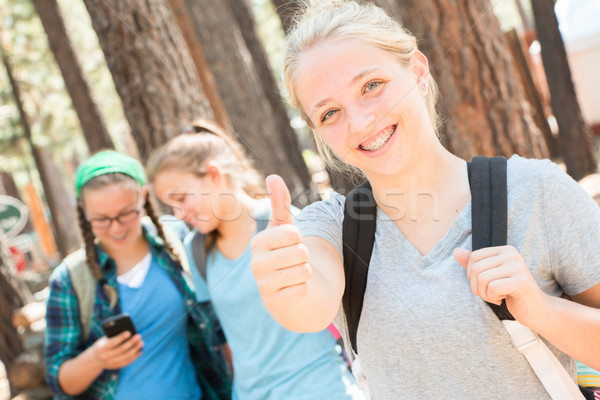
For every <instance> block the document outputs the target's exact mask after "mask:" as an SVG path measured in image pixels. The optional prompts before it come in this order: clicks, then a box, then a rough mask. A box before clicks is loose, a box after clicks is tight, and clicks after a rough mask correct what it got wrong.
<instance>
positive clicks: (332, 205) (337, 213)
mask: <svg viewBox="0 0 600 400" xmlns="http://www.w3.org/2000/svg"><path fill="white" fill-rule="evenodd" d="M345 203H346V197H345V196H342V195H341V194H339V193H337V192H332V193H331V195H330V196H329V198H327V199H326V200H321V201H317V202H314V203H312V204H310V205H308V206H306V207H305V208H304V209H302V211H300V213H299V214H298V216H297V220H298V222H306V221H308V222H326V221H327V220H329V221H331V220H342V219H343V218H344V205H345ZM323 217H325V218H326V220H325V221H323V220H322V218H323Z"/></svg>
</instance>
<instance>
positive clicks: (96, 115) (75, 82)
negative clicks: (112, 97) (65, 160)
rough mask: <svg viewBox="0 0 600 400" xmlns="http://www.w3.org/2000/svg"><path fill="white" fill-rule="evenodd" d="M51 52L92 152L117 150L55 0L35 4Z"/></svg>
mask: <svg viewBox="0 0 600 400" xmlns="http://www.w3.org/2000/svg"><path fill="white" fill-rule="evenodd" d="M33 4H34V6H35V9H36V11H37V13H38V15H39V17H40V19H41V20H42V25H43V26H44V30H45V31H46V35H47V37H48V43H49V44H50V49H51V50H52V53H54V59H55V60H56V63H57V64H58V67H59V68H60V72H61V74H62V76H63V79H64V81H65V86H66V88H67V91H68V92H69V95H70V96H71V100H72V102H73V108H74V109H75V112H76V113H77V117H78V118H79V122H80V124H81V129H82V130H83V134H84V137H85V140H86V142H87V144H88V148H89V150H90V152H92V153H93V152H97V151H99V150H101V149H114V147H115V146H114V144H113V142H112V139H111V138H110V135H109V134H108V130H107V129H106V124H105V123H104V119H103V118H102V115H101V114H100V110H99V109H98V106H97V105H96V102H95V101H94V99H93V96H92V91H91V89H90V86H89V84H88V82H87V80H86V78H85V76H84V74H83V70H82V68H81V65H80V63H79V59H78V58H77V54H76V53H75V51H74V49H73V45H72V44H71V40H70V38H69V35H68V34H67V30H66V28H65V24H64V21H63V18H62V15H61V13H60V9H59V7H58V3H57V2H56V0H34V1H33Z"/></svg>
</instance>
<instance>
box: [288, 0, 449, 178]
mask: <svg viewBox="0 0 600 400" xmlns="http://www.w3.org/2000/svg"><path fill="white" fill-rule="evenodd" d="M304 5H305V7H304V11H303V12H301V13H300V14H299V15H298V16H296V18H295V24H294V28H293V29H292V30H291V32H290V33H289V35H288V37H287V49H286V52H285V58H284V69H283V73H284V82H285V86H286V88H287V90H288V93H289V99H290V103H291V105H292V106H294V107H296V108H298V110H300V114H301V116H302V119H304V121H305V122H306V123H307V124H308V125H309V126H310V127H311V128H313V134H314V137H315V141H316V143H317V148H318V149H319V152H320V153H321V155H322V156H323V157H324V158H325V161H326V162H327V163H328V164H329V165H330V166H331V167H333V168H335V169H338V170H348V167H349V166H348V164H346V163H345V162H344V161H342V160H341V159H340V158H339V157H337V156H336V155H335V154H334V153H333V152H332V151H331V149H330V148H329V147H328V146H327V145H326V144H325V142H324V141H323V139H322V138H321V137H320V135H318V134H316V133H315V132H314V126H313V125H312V122H311V121H310V118H309V117H308V116H307V115H306V113H305V112H304V110H302V106H301V104H300V103H299V101H298V97H297V96H296V91H295V87H294V79H295V77H296V76H295V74H296V70H297V67H298V64H299V62H300V60H301V59H302V54H303V53H304V52H305V51H306V50H308V49H310V48H312V47H314V46H315V45H317V44H319V43H322V42H324V41H326V40H331V39H360V40H362V41H364V42H366V43H370V44H372V45H374V46H376V47H378V48H379V49H382V50H384V51H387V52H389V53H391V54H392V55H394V57H396V58H397V59H398V61H399V62H400V63H401V64H402V65H410V61H411V58H412V56H413V54H414V52H415V51H416V50H417V40H416V39H415V37H414V36H413V35H412V34H411V33H410V32H408V31H407V30H406V29H404V27H403V26H402V25H401V24H400V23H399V22H397V21H395V20H394V19H392V18H391V17H390V16H388V15H387V14H386V13H385V11H383V10H382V9H381V8H379V7H377V6H375V5H374V4H371V3H359V2H356V1H346V0H304ZM437 98H438V89H437V85H436V83H435V81H434V79H433V78H432V77H430V78H429V86H428V89H427V94H426V103H427V108H428V111H429V116H430V118H431V121H432V124H433V127H434V129H436V130H437V128H438V126H439V121H440V119H439V116H438V114H437V112H436V109H435V105H436V102H437ZM350 169H353V167H352V168H350ZM354 170H355V169H354ZM355 172H356V171H355Z"/></svg>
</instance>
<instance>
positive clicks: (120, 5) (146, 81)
mask: <svg viewBox="0 0 600 400" xmlns="http://www.w3.org/2000/svg"><path fill="white" fill-rule="evenodd" d="M84 3H85V5H86V7H87V10H88V12H89V14H90V17H91V19H92V26H93V27H94V30H95V31H96V34H97V35H98V39H99V41H100V46H101V47H102V51H103V52H104V56H105V58H106V62H107V64H108V68H109V70H110V72H111V74H112V77H113V80H114V82H115V86H116V89H117V93H118V94H119V97H120V98H121V101H122V102H123V107H124V110H125V116H126V118H127V120H128V122H129V125H130V126H131V133H132V136H133V137H134V140H135V142H136V144H137V146H138V150H139V154H140V157H141V159H142V161H145V160H146V159H147V158H148V156H149V154H150V152H151V151H152V150H153V149H154V148H155V147H157V146H159V145H161V144H163V143H165V142H166V141H167V140H168V139H170V138H171V137H174V136H176V135H178V134H180V133H181V132H182V131H183V129H184V128H185V127H186V126H188V125H189V124H190V123H191V122H192V121H193V120H194V119H196V118H199V117H203V118H206V119H209V120H214V119H215V116H214V113H213V112H212V110H211V108H210V105H209V102H208V101H207V99H206V96H205V94H204V91H203V90H202V87H201V85H200V82H199V81H198V77H197V75H196V71H195V69H194V65H193V63H192V59H191V56H190V53H189V50H188V48H187V47H186V44H185V41H184V39H183V37H182V35H181V32H180V30H179V28H178V26H177V21H176V20H175V17H174V16H173V13H172V12H171V10H170V9H169V7H168V4H167V2H166V0H131V1H121V0H102V1H96V0H84Z"/></svg>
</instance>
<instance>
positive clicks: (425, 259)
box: [377, 200, 471, 268]
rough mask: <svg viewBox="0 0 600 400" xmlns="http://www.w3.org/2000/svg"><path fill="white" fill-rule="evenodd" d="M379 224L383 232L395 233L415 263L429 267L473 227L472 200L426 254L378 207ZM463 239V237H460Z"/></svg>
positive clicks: (398, 241) (399, 242)
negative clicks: (462, 234)
mask: <svg viewBox="0 0 600 400" xmlns="http://www.w3.org/2000/svg"><path fill="white" fill-rule="evenodd" d="M377 224H378V226H381V227H382V230H381V231H380V233H381V234H391V235H394V238H395V239H396V240H395V242H396V243H397V246H399V247H400V248H401V249H402V250H404V251H405V252H407V257H409V258H410V259H413V260H415V265H416V266H417V267H419V268H427V267H428V266H430V265H432V264H433V263H435V262H436V261H437V260H439V259H440V257H443V256H446V255H447V254H448V250H449V249H450V248H451V247H452V246H454V247H455V246H457V244H458V240H457V238H458V237H459V236H461V233H464V232H465V230H466V229H470V227H471V200H469V202H468V203H467V204H466V205H465V206H464V207H463V209H462V210H461V211H460V213H458V215H457V216H456V218H454V221H453V222H452V225H450V228H449V229H448V231H446V233H445V234H444V236H443V237H442V238H441V239H440V240H439V241H438V242H437V243H436V244H435V245H434V246H433V247H432V248H431V250H429V252H428V253H427V254H425V255H421V253H419V250H417V248H416V247H415V246H414V245H413V244H412V243H411V242H410V241H409V240H408V239H407V238H406V236H404V234H403V233H402V231H401V230H400V228H399V227H398V226H397V225H396V224H395V223H394V221H392V220H391V218H390V217H389V216H388V215H387V214H386V213H385V212H384V211H383V210H381V208H379V207H377ZM460 241H462V238H461V239H460Z"/></svg>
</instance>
